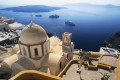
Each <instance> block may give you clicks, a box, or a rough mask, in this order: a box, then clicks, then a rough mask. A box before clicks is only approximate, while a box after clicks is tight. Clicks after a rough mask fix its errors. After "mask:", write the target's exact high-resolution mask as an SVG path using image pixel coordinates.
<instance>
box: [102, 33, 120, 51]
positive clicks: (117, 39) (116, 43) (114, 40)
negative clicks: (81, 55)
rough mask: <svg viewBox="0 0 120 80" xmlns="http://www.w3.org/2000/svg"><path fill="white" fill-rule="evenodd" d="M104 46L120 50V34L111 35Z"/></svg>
mask: <svg viewBox="0 0 120 80" xmlns="http://www.w3.org/2000/svg"><path fill="white" fill-rule="evenodd" d="M103 46H108V47H112V48H115V49H120V32H117V33H115V34H114V35H111V36H110V37H109V38H108V39H107V40H105V41H104V42H103Z"/></svg>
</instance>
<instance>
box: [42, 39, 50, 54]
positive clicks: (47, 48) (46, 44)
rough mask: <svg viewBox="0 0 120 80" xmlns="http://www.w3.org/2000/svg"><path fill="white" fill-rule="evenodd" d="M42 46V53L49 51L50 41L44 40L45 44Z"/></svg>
mask: <svg viewBox="0 0 120 80" xmlns="http://www.w3.org/2000/svg"><path fill="white" fill-rule="evenodd" d="M43 47H44V55H46V54H47V53H48V52H49V50H50V41H49V40H47V41H46V42H45V44H44V45H43Z"/></svg>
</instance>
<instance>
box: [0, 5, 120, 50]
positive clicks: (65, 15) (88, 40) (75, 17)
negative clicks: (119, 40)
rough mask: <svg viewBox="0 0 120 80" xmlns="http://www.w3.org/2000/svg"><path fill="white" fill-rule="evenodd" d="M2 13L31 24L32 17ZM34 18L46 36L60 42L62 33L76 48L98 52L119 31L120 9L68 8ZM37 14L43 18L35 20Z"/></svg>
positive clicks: (26, 14) (9, 12)
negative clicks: (50, 35) (68, 22)
mask: <svg viewBox="0 0 120 80" xmlns="http://www.w3.org/2000/svg"><path fill="white" fill-rule="evenodd" d="M0 13H2V15H3V16H6V17H10V18H14V19H15V21H16V22H20V23H22V24H25V25H28V24H29V23H30V16H29V15H30V14H31V13H24V12H13V11H5V10H0ZM32 14H33V15H34V16H33V22H34V23H36V24H39V25H41V26H42V27H43V28H44V29H45V30H46V32H49V33H53V34H54V33H56V34H57V36H59V37H60V38H62V34H63V32H70V33H72V41H73V43H74V44H75V48H77V49H83V50H86V51H99V48H100V47H101V46H102V43H103V42H104V40H106V39H107V38H108V37H109V36H110V35H112V34H114V33H115V32H118V31H120V8H112V7H111V8H109V7H86V6H84V7H80V6H76V7H70V6H69V7H67V9H61V10H56V11H52V12H41V13H32ZM37 14H41V15H42V17H36V16H35V15H37ZM52 14H57V15H59V16H60V17H59V18H58V19H50V18H49V16H50V15H52ZM66 20H71V21H72V22H74V23H75V25H76V26H75V27H70V26H68V25H65V23H64V22H65V21H66Z"/></svg>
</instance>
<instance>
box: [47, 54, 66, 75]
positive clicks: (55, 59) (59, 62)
mask: <svg viewBox="0 0 120 80" xmlns="http://www.w3.org/2000/svg"><path fill="white" fill-rule="evenodd" d="M48 65H49V69H50V73H51V74H52V75H57V74H58V73H59V72H60V71H62V69H63V68H64V66H65V59H64V57H63V56H61V55H56V54H53V53H50V54H49V63H48Z"/></svg>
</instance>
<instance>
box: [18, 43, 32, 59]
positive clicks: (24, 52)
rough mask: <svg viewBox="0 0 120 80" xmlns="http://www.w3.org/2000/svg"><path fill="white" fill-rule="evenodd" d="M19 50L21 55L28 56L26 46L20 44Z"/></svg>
mask: <svg viewBox="0 0 120 80" xmlns="http://www.w3.org/2000/svg"><path fill="white" fill-rule="evenodd" d="M20 50H21V53H22V55H23V56H27V57H30V55H29V52H28V47H27V46H24V45H22V44H20Z"/></svg>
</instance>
